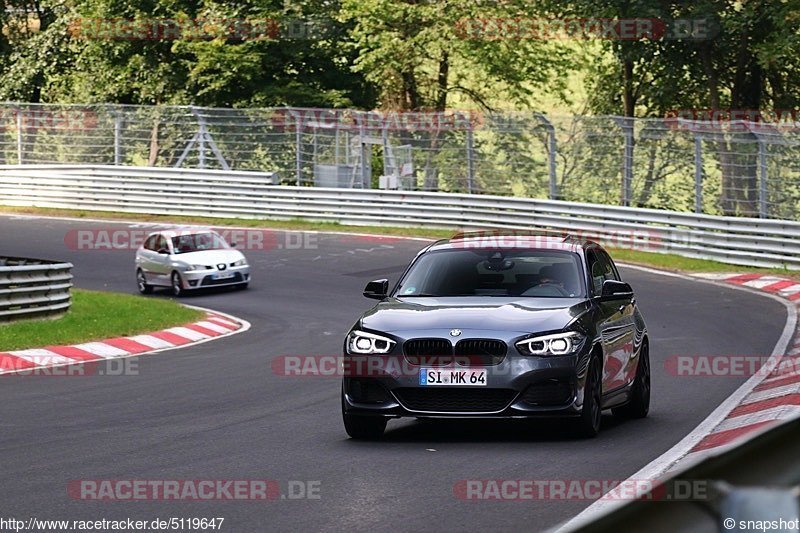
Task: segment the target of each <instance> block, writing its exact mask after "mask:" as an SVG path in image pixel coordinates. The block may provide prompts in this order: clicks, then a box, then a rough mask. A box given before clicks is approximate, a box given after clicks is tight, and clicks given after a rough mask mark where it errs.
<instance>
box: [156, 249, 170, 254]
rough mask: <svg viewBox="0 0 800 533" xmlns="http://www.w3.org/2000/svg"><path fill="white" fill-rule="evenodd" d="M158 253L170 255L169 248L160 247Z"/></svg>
mask: <svg viewBox="0 0 800 533" xmlns="http://www.w3.org/2000/svg"><path fill="white" fill-rule="evenodd" d="M157 253H159V254H161V255H169V250H167V249H166V248H159V249H158V252H157Z"/></svg>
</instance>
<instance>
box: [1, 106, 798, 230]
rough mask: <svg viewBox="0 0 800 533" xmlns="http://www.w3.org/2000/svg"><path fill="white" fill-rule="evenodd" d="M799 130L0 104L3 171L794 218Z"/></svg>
mask: <svg viewBox="0 0 800 533" xmlns="http://www.w3.org/2000/svg"><path fill="white" fill-rule="evenodd" d="M799 143H800V123H781V124H770V123H765V122H743V121H727V122H726V121H704V122H701V121H695V120H686V119H682V118H677V117H676V118H666V119H631V118H624V117H587V116H554V117H547V116H544V115H542V114H539V113H532V112H506V113H482V112H457V111H454V112H445V113H399V112H366V111H355V110H340V109H299V108H272V109H219V108H200V107H187V106H161V107H154V106H128V105H110V104H106V105H50V104H19V103H5V104H0V164H10V165H15V164H53V163H68V164H81V163H88V164H114V165H134V166H159V167H186V168H210V169H234V170H259V171H274V172H278V174H279V176H280V178H281V180H282V183H285V184H292V185H307V186H324V187H349V188H385V189H400V190H425V191H443V192H462V193H475V194H499V195H509V196H520V197H533V198H550V199H559V200H567V201H572V202H589V203H598V204H611V205H626V206H634V207H650V208H657V209H667V210H671V211H688V212H697V213H707V214H715V215H735V216H751V217H761V218H779V219H787V220H798V219H800V157H799V156H800V146H798V144H799Z"/></svg>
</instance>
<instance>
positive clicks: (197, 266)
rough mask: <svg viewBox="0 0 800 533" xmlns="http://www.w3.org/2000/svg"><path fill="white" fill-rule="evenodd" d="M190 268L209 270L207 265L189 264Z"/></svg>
mask: <svg viewBox="0 0 800 533" xmlns="http://www.w3.org/2000/svg"><path fill="white" fill-rule="evenodd" d="M189 270H208V267H207V266H206V265H189Z"/></svg>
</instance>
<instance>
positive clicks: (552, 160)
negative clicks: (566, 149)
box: [535, 113, 558, 200]
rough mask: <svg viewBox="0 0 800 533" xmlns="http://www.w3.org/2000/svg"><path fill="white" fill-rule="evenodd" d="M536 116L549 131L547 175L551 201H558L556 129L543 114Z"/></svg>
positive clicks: (536, 114)
mask: <svg viewBox="0 0 800 533" xmlns="http://www.w3.org/2000/svg"><path fill="white" fill-rule="evenodd" d="M535 116H536V118H537V119H539V121H540V122H541V123H542V124H543V125H544V128H545V129H546V130H547V167H548V168H547V173H548V176H549V177H550V196H549V198H550V199H551V200H558V182H557V181H556V177H557V175H556V155H557V153H558V152H557V149H556V129H555V127H553V123H552V122H550V120H549V119H548V118H547V117H546V116H544V115H543V114H542V113H535Z"/></svg>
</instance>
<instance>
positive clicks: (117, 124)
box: [114, 111, 122, 165]
mask: <svg viewBox="0 0 800 533" xmlns="http://www.w3.org/2000/svg"><path fill="white" fill-rule="evenodd" d="M121 134H122V117H121V116H120V114H119V111H114V164H115V165H121V164H122V148H121V146H120V137H121Z"/></svg>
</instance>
